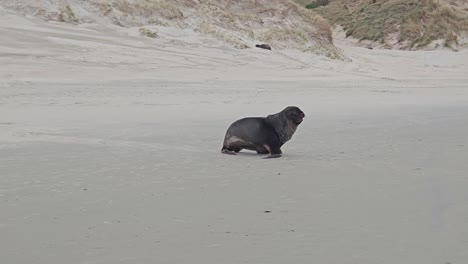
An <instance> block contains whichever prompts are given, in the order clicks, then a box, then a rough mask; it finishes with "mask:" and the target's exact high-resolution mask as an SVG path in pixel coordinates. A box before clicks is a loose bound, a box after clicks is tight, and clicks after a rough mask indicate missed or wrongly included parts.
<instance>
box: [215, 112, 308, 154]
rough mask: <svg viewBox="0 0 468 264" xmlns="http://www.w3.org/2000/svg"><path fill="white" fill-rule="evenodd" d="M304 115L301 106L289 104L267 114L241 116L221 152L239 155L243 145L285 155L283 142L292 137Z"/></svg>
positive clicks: (256, 149) (249, 148)
mask: <svg viewBox="0 0 468 264" xmlns="http://www.w3.org/2000/svg"><path fill="white" fill-rule="evenodd" d="M304 117H305V115H304V112H302V111H301V109H299V108H298V107H296V106H288V107H286V108H285V109H284V110H283V111H281V112H279V113H276V114H273V115H269V116H267V117H247V118H243V119H240V120H237V121H235V122H234V123H232V124H231V125H230V126H229V128H228V130H227V131H226V136H225V137H224V142H223V148H222V149H221V152H222V153H224V154H231V155H235V154H236V153H237V152H239V151H241V150H242V149H248V150H253V151H257V153H259V154H268V153H270V156H268V157H267V158H278V157H281V155H282V152H281V146H283V144H284V143H286V142H287V141H288V140H290V139H291V137H292V136H293V134H294V132H296V129H297V126H299V124H300V123H301V122H302V119H303V118H304Z"/></svg>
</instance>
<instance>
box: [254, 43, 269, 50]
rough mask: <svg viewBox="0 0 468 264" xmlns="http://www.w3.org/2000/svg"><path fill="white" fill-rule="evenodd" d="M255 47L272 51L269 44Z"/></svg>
mask: <svg viewBox="0 0 468 264" xmlns="http://www.w3.org/2000/svg"><path fill="white" fill-rule="evenodd" d="M255 47H257V48H261V49H267V50H271V47H270V45H268V44H257V45H255Z"/></svg>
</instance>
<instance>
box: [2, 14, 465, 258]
mask: <svg viewBox="0 0 468 264" xmlns="http://www.w3.org/2000/svg"><path fill="white" fill-rule="evenodd" d="M137 34H138V29H137V28H135V29H129V30H122V29H118V28H114V27H98V26H93V25H81V26H69V25H63V24H54V23H45V22H41V21H39V20H37V19H34V18H21V17H18V16H16V15H14V14H11V13H9V12H7V11H5V10H1V9H0V36H1V38H0V260H1V261H0V262H1V263H5V264H23V263H25V264H26V263H28V264H29V263H44V264H55V263H57V264H63V263H66V264H74V263H112V264H114V263H129V264H130V263H132V264H133V263H158V264H159V263H161V264H166V263H167V264H172V263H200V264H206V263H213V264H222V263H229V264H237V263H251V264H263V263H265V264H273V263H278V264H284V263H295V264H299V263H300V264H302V263H303V264H306V263H307V264H309V263H320V264H325V263H326V264H334V263H340V264H344V263H350V264H351V263H353V264H354V263H356V264H375V263H379V264H387V263H388V264H395V263H399V264H400V263H411V264H445V263H452V264H462V263H468V251H467V248H468V224H467V223H468V206H467V204H468V191H467V190H468V176H467V174H468V173H467V171H468V162H467V161H468V89H467V88H468V87H467V86H468V76H467V74H466V73H467V72H468V64H467V62H468V52H467V51H466V50H465V51H460V52H457V53H454V52H451V51H444V50H441V51H433V52H423V51H421V52H399V51H386V50H368V49H364V48H357V47H351V46H349V45H348V44H347V43H346V42H345V41H341V40H338V41H337V45H338V46H339V47H340V48H341V49H343V52H344V54H345V55H346V56H348V57H349V58H350V59H351V60H352V61H333V60H329V59H325V58H321V57H317V56H313V55H310V54H302V53H299V52H294V51H281V52H279V51H273V52H269V51H264V50H259V49H247V50H235V49H231V48H228V47H226V46H225V45H222V44H221V43H217V42H215V41H212V40H209V39H207V38H203V37H201V36H199V35H197V34H196V33H194V32H191V31H182V30H179V31H177V30H166V31H165V32H164V31H160V35H161V38H159V39H156V40H150V39H144V38H142V37H139V36H137ZM338 39H339V38H338ZM188 43H190V44H188ZM287 105H297V106H299V107H301V109H303V110H304V112H305V113H306V119H305V121H304V123H303V124H302V125H301V126H300V127H299V129H298V131H297V133H296V135H295V136H294V137H293V139H292V140H291V141H290V142H288V143H287V144H286V145H285V146H284V147H283V152H284V156H283V157H282V158H280V159H274V160H264V159H261V156H258V155H254V154H251V153H242V154H241V155H238V156H229V155H222V154H220V149H221V143H222V139H223V136H224V132H225V129H226V128H227V126H228V125H229V124H230V123H231V122H232V121H234V120H235V119H237V118H240V117H244V116H263V115H267V114H270V113H274V112H277V111H280V110H282V109H283V108H284V107H285V106H287ZM266 211H267V212H266Z"/></svg>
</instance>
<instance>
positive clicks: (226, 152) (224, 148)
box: [221, 147, 237, 155]
mask: <svg viewBox="0 0 468 264" xmlns="http://www.w3.org/2000/svg"><path fill="white" fill-rule="evenodd" d="M221 153H223V154H228V155H237V154H236V153H235V152H234V151H232V150H228V149H227V148H226V147H223V148H222V149H221Z"/></svg>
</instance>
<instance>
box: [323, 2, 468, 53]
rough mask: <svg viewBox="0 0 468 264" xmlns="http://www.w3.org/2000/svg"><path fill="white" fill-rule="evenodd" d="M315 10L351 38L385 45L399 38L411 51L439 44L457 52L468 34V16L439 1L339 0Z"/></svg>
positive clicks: (398, 40)
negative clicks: (340, 26) (435, 42)
mask: <svg viewBox="0 0 468 264" xmlns="http://www.w3.org/2000/svg"><path fill="white" fill-rule="evenodd" d="M314 10H316V12H318V13H319V14H321V15H322V16H323V17H325V18H327V19H328V20H329V21H330V22H331V23H332V24H335V25H337V24H338V25H342V26H343V28H344V30H345V31H346V35H347V36H352V37H354V38H357V39H359V40H370V41H374V42H380V43H382V44H385V43H387V42H394V41H395V40H394V39H391V38H393V37H394V36H396V38H397V39H396V42H397V43H400V44H405V45H404V48H407V49H413V48H422V47H426V46H428V45H429V44H431V43H432V42H433V41H436V40H442V41H443V45H444V46H445V47H449V48H455V47H457V46H458V45H459V38H460V35H461V34H462V32H463V31H466V30H468V15H467V13H466V12H463V10H461V9H460V8H455V7H453V6H451V5H449V4H448V3H446V2H444V1H438V0H388V1H382V0H381V1H375V3H373V1H357V0H351V1H344V0H335V1H332V2H331V3H330V4H329V5H327V6H321V7H318V8H316V9H314Z"/></svg>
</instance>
